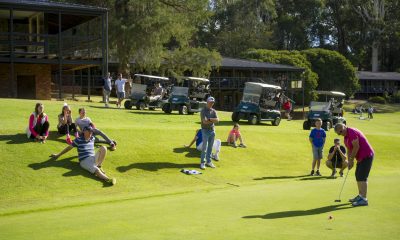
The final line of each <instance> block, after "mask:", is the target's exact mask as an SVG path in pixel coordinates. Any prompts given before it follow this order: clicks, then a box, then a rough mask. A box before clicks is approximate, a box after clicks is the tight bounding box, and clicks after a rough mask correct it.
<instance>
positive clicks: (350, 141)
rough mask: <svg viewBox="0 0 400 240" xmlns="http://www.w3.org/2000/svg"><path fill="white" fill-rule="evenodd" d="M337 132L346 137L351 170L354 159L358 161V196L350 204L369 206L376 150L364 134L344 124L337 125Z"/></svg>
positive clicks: (356, 173) (345, 141) (345, 142)
mask: <svg viewBox="0 0 400 240" xmlns="http://www.w3.org/2000/svg"><path fill="white" fill-rule="evenodd" d="M335 132H336V133H337V134H338V135H341V136H343V137H344V144H345V146H346V148H347V157H348V159H349V160H348V161H349V163H348V164H349V165H348V169H349V170H350V169H352V168H353V166H354V159H356V160H357V166H356V172H355V175H356V180H357V187H358V195H357V196H356V197H355V198H352V199H350V200H349V202H351V203H352V205H353V206H354V207H357V206H368V199H367V190H368V176H369V173H370V171H371V167H372V162H373V160H374V155H375V153H374V150H373V148H372V146H371V145H370V144H369V142H368V140H367V138H366V137H365V136H364V134H363V133H362V132H361V131H360V130H358V129H356V128H350V127H347V126H346V125H344V124H341V123H338V124H336V125H335Z"/></svg>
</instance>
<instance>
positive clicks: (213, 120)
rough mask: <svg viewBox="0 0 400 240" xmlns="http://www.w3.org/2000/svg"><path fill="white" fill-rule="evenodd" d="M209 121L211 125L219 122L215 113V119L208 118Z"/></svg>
mask: <svg viewBox="0 0 400 240" xmlns="http://www.w3.org/2000/svg"><path fill="white" fill-rule="evenodd" d="M214 112H215V111H214ZM209 120H210V121H211V123H218V122H219V118H218V115H217V113H216V112H215V117H214V118H209Z"/></svg>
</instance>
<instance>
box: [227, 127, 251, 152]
mask: <svg viewBox="0 0 400 240" xmlns="http://www.w3.org/2000/svg"><path fill="white" fill-rule="evenodd" d="M239 127H240V126H239V124H237V123H235V124H234V125H233V128H232V130H231V131H230V132H229V135H228V140H227V142H228V145H232V146H233V147H234V148H236V147H237V145H236V142H237V140H239V141H240V144H239V147H243V148H245V147H246V145H245V144H244V143H243V138H242V135H241V134H240V131H239Z"/></svg>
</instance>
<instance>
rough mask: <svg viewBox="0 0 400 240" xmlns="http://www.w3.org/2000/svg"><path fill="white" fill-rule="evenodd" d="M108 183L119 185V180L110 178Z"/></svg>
mask: <svg viewBox="0 0 400 240" xmlns="http://www.w3.org/2000/svg"><path fill="white" fill-rule="evenodd" d="M107 182H108V183H111V184H112V185H115V184H117V179H116V178H109V179H108V180H107Z"/></svg>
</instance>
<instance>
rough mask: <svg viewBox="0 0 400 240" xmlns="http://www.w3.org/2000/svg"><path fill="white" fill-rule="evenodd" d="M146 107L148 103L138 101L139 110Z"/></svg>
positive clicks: (137, 107)
mask: <svg viewBox="0 0 400 240" xmlns="http://www.w3.org/2000/svg"><path fill="white" fill-rule="evenodd" d="M145 108H146V104H145V103H144V102H138V103H136V109H137V110H143V109H145Z"/></svg>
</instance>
